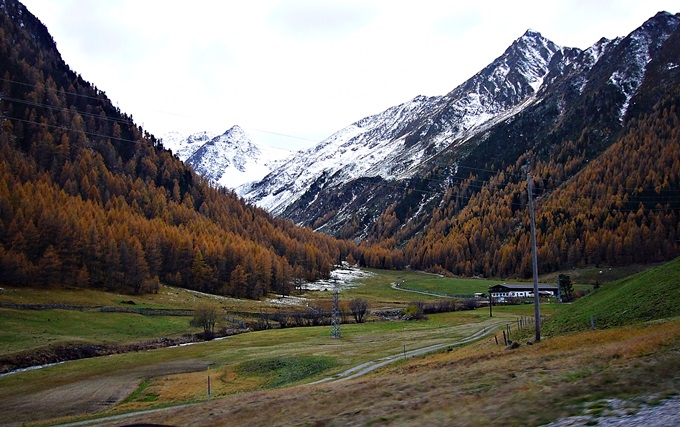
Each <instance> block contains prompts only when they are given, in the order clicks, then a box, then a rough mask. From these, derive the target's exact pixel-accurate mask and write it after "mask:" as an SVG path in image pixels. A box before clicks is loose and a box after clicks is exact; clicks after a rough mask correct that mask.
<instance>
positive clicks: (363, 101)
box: [21, 0, 680, 150]
mask: <svg viewBox="0 0 680 427" xmlns="http://www.w3.org/2000/svg"><path fill="white" fill-rule="evenodd" d="M21 1H22V2H23V3H24V5H26V7H27V8H28V9H29V11H30V12H31V13H33V14H34V15H36V16H37V17H38V18H39V19H40V20H41V21H42V22H43V24H45V25H46V26H47V28H48V30H49V32H50V34H51V35H52V37H53V38H54V40H55V41H56V43H57V48H58V49H59V52H60V53H61V55H62V57H63V58H64V60H65V61H66V63H67V64H68V65H69V66H70V67H71V69H73V70H74V71H76V72H78V73H80V74H81V75H82V76H83V78H84V79H85V80H87V81H89V82H90V83H93V84H94V85H95V86H97V88H99V89H100V90H103V91H104V92H106V94H107V95H108V97H109V98H110V99H111V100H112V102H113V103H114V105H117V106H118V107H119V108H120V109H121V110H122V111H123V112H125V113H128V114H131V115H132V116H133V118H134V119H135V122H136V123H137V124H139V125H141V126H142V127H143V128H144V129H145V130H147V131H149V132H150V133H152V134H154V135H155V136H156V137H161V138H162V137H163V136H164V135H165V134H167V133H168V132H172V131H175V132H179V133H181V134H183V135H185V136H186V135H189V134H191V133H194V132H200V131H209V132H213V133H216V134H221V133H223V132H225V131H226V130H228V129H229V128H231V127H232V126H233V125H239V126H241V127H242V128H243V129H244V130H245V132H246V133H247V134H248V135H249V136H250V137H251V138H252V139H253V140H254V141H256V142H259V143H263V144H265V145H270V146H275V147H278V148H286V149H290V150H298V149H302V148H306V147H309V146H312V145H314V144H315V143H318V142H320V141H321V140H323V139H325V138H326V137H328V136H330V135H331V134H333V133H334V132H336V131H338V130H340V129H342V128H344V127H346V126H348V125H350V124H351V123H353V122H356V121H358V120H360V119H362V118H364V117H366V116H370V115H373V114H377V113H380V112H382V111H384V110H386V109H388V108H389V107H392V106H395V105H398V104H401V103H403V102H406V101H408V100H410V99H412V98H414V97H416V96H418V95H427V96H434V95H444V94H446V93H448V92H450V91H451V90H453V89H454V88H455V87H456V86H458V85H460V84H461V83H463V82H464V81H465V80H467V79H469V78H470V77H472V76H473V75H474V74H475V73H477V72H478V71H480V70H481V69H482V68H484V67H485V66H486V65H488V64H489V63H491V62H492V61H493V60H494V59H495V58H497V57H499V56H500V55H501V54H502V53H503V52H504V51H505V49H506V48H507V47H508V46H510V44H512V42H513V41H514V40H516V39H517V38H519V37H521V36H522V34H524V32H525V31H526V30H527V29H532V30H535V31H538V32H540V33H541V34H542V35H543V36H544V37H547V38H548V39H550V40H552V41H553V42H554V43H556V44H558V45H560V46H566V47H578V48H581V49H585V48H588V47H589V46H591V45H592V44H594V43H595V42H597V41H598V40H599V39H600V38H602V37H607V38H610V39H612V38H615V37H618V36H626V35H627V34H629V33H630V32H632V31H633V30H634V29H636V28H637V27H639V26H640V25H642V23H643V22H644V21H646V20H647V19H648V18H650V17H652V16H654V15H655V14H656V13H657V12H659V11H662V10H665V11H668V12H671V13H678V12H680V4H678V2H677V0H672V1H669V0H644V1H641V0H551V1H545V0H539V1H534V0H517V1H508V0H485V1H446V0H418V1H415V0H412V1H402V0H392V1H389V0H326V1H324V0H257V1H245V0H192V1H187V0H181V1H179V0H96V1H95V0H21Z"/></svg>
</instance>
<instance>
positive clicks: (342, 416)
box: [97, 319, 680, 426]
mask: <svg viewBox="0 0 680 427" xmlns="http://www.w3.org/2000/svg"><path fill="white" fill-rule="evenodd" d="M679 390H680V319H674V320H670V321H657V322H652V323H647V324H642V325H636V326H630V327H624V328H616V329H609V330H604V331H587V332H580V333H575V334H570V335H566V336H560V337H555V338H545V339H544V340H542V341H541V342H540V343H538V344H534V345H532V346H528V345H522V346H521V347H520V348H519V349H516V350H513V351H510V350H506V349H505V348H503V347H502V346H500V347H499V346H496V345H495V343H494V340H493V338H487V339H484V340H481V341H478V342H477V343H474V344H472V345H469V346H465V347H460V348H456V349H451V350H450V351H444V352H441V353H437V354H434V355H431V356H428V357H424V358H414V359H409V360H406V361H404V362H402V363H398V364H397V365H394V366H391V367H387V368H384V369H383V370H381V371H380V372H376V373H374V374H370V375H368V376H366V377H362V378H358V379H354V380H350V381H341V382H335V383H324V384H317V385H302V386H296V387H288V388H282V389H276V390H269V391H257V392H248V393H242V394H236V395H231V396H227V397H226V398H223V399H219V400H213V401H211V402H206V403H201V404H196V405H191V406H184V407H179V408H172V409H167V410H164V411H160V412H154V413H148V414H141V415H139V416H133V417H130V418H126V419H125V420H118V421H111V422H109V423H108V424H106V423H104V424H101V421H102V420H100V422H98V423H97V424H98V425H108V426H120V425H129V424H135V423H155V424H163V425H194V426H208V425H210V426H216V425H218V426H240V425H269V426H284V425H285V426H289V425H296V426H308V425H315V426H366V425H389V426H416V425H430V426H439V425H441V426H444V425H447V426H449V425H454V426H476V425H490V424H494V425H543V424H548V423H550V422H553V421H555V420H561V421H559V423H558V424H554V425H555V426H562V425H584V424H590V425H594V423H595V422H598V423H599V422H603V423H604V422H607V423H613V424H602V425H617V424H616V423H618V422H619V421H620V422H621V423H623V424H625V425H635V424H631V423H634V422H637V420H640V419H642V420H643V422H644V424H645V425H650V424H649V423H648V422H649V417H656V416H657V415H663V416H664V417H666V418H665V420H666V421H667V423H666V424H665V425H677V424H678V423H680V415H678V413H677V412H673V410H672V409H673V408H675V405H677V404H678V399H677V393H678V391H679ZM674 396H676V397H674ZM668 398H671V399H670V400H666V399H668ZM612 399H618V400H612ZM664 401H665V402H666V403H665V405H670V406H663V405H662V406H658V404H659V403H663V402H664ZM614 402H623V403H620V404H618V406H617V404H616V403H614ZM612 408H614V409H616V410H613V409H612ZM634 413H639V415H638V416H637V417H632V416H631V415H632V414H634ZM612 415H614V416H616V417H618V418H611V419H610V418H605V417H608V416H612ZM573 416H579V417H580V418H568V417H573ZM623 424H621V425H623ZM597 425H600V424H597Z"/></svg>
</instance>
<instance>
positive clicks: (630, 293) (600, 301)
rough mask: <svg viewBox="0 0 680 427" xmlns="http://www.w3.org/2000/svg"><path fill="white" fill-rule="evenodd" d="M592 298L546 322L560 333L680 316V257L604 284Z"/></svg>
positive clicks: (579, 302) (549, 330) (552, 331)
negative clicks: (591, 321) (592, 324)
mask: <svg viewBox="0 0 680 427" xmlns="http://www.w3.org/2000/svg"><path fill="white" fill-rule="evenodd" d="M592 296H593V297H592V298H582V299H579V300H576V301H575V302H574V303H573V304H570V306H569V307H568V309H567V310H563V311H562V312H560V313H559V314H558V315H556V316H554V317H553V318H552V319H550V321H549V322H548V323H547V324H546V325H545V326H546V333H552V334H558V333H565V332H570V331H576V330H583V329H587V328H589V327H590V325H591V323H590V318H591V317H592V318H593V320H594V323H595V326H596V328H598V329H603V328H610V327H613V326H623V325H626V324H629V323H631V322H635V321H645V320H653V319H659V318H667V317H674V316H680V304H679V302H680V258H677V259H675V260H673V261H671V262H669V263H667V264H665V265H663V266H661V267H658V268H655V269H652V270H647V271H644V272H641V273H638V274H635V275H633V276H630V277H626V278H624V279H621V280H619V281H616V282H613V283H609V284H607V285H603V286H601V287H600V288H599V289H598V290H597V291H595V292H593V295H592Z"/></svg>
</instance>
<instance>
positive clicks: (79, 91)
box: [0, 0, 361, 298]
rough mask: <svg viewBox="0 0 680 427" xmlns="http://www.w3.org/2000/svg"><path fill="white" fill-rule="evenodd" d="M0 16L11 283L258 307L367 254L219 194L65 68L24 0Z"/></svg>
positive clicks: (0, 186) (2, 243) (1, 168)
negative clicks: (194, 297)
mask: <svg viewBox="0 0 680 427" xmlns="http://www.w3.org/2000/svg"><path fill="white" fill-rule="evenodd" d="M2 5H3V8H2V10H0V93H1V95H0V96H1V98H2V99H1V103H0V109H1V110H0V114H1V116H0V117H1V118H0V120H1V123H0V126H1V131H0V276H1V277H0V280H2V282H3V283H6V284H12V285H18V286H22V285H43V286H55V285H70V286H78V287H96V288H105V289H110V290H117V291H121V290H122V291H128V292H147V291H153V290H155V289H157V287H158V284H159V283H160V282H164V283H168V284H172V285H178V286H183V287H187V288H191V289H198V290H201V291H205V292H211V293H217V294H225V295H234V296H239V297H249V298H258V297H260V296H262V295H265V294H266V293H268V292H270V291H274V292H278V293H282V294H288V293H290V291H291V288H292V283H293V282H294V280H295V279H296V278H300V279H304V280H310V281H313V280H317V279H320V278H328V277H329V273H330V270H331V268H332V266H333V265H334V264H336V263H338V262H339V261H340V260H343V259H345V258H346V257H347V255H349V254H350V253H353V254H354V256H356V257H357V258H361V252H360V251H359V250H358V249H357V247H356V246H355V245H354V244H352V243H349V242H344V241H338V240H335V239H332V238H330V237H328V236H324V235H321V234H317V233H313V232H312V231H311V230H309V229H304V228H299V227H296V226H294V225H293V224H292V223H290V222H288V221H284V220H280V219H276V218H273V217H271V216H270V215H269V214H267V213H266V212H265V211H263V210H261V209H258V208H256V207H253V206H249V205H246V204H245V203H243V201H242V200H240V199H239V198H238V197H237V196H236V195H235V194H233V193H232V192H231V191H227V190H225V189H218V188H212V187H211V186H210V185H208V183H207V182H206V181H205V180H203V179H201V178H199V177H198V176H197V175H196V174H195V173H194V172H193V171H192V170H191V169H190V168H189V167H188V166H186V165H184V164H183V163H182V162H180V161H179V160H178V159H177V158H176V157H175V156H173V155H172V153H171V152H169V151H168V150H165V149H164V148H163V146H162V143H161V142H160V141H158V140H156V139H155V138H154V136H153V135H151V134H149V133H148V132H146V131H144V130H143V129H142V128H141V127H139V126H136V125H135V124H134V121H133V119H132V117H131V116H128V115H126V114H123V113H121V112H120V110H119V109H118V108H116V107H114V106H113V105H112V104H111V102H110V101H109V99H108V98H107V97H106V94H105V93H104V92H102V91H101V90H99V89H97V88H96V87H95V86H93V85H91V84H89V83H87V82H86V81H84V80H83V79H82V78H81V77H80V76H79V75H78V74H76V73H74V72H73V71H71V70H70V69H69V68H68V66H67V65H66V64H65V63H64V62H63V60H62V59H61V56H60V55H59V53H58V51H57V50H56V46H55V44H54V41H53V40H52V38H51V36H50V35H49V33H48V32H47V30H46V28H45V27H44V26H43V25H42V24H41V23H40V22H39V21H38V20H37V19H36V18H35V17H33V16H32V15H31V14H30V13H28V11H27V10H26V9H25V8H24V6H23V5H21V4H20V3H18V2H16V1H13V0H2Z"/></svg>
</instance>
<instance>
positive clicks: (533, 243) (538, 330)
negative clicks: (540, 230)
mask: <svg viewBox="0 0 680 427" xmlns="http://www.w3.org/2000/svg"><path fill="white" fill-rule="evenodd" d="M527 181H528V183H529V188H528V192H529V217H530V218H531V252H532V253H533V256H532V258H533V267H534V317H535V318H536V339H535V342H539V341H541V307H540V299H539V294H538V255H537V253H536V219H535V218H534V185H533V182H532V181H531V173H529V172H527Z"/></svg>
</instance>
